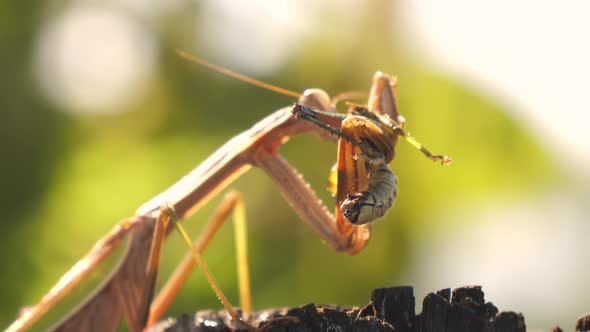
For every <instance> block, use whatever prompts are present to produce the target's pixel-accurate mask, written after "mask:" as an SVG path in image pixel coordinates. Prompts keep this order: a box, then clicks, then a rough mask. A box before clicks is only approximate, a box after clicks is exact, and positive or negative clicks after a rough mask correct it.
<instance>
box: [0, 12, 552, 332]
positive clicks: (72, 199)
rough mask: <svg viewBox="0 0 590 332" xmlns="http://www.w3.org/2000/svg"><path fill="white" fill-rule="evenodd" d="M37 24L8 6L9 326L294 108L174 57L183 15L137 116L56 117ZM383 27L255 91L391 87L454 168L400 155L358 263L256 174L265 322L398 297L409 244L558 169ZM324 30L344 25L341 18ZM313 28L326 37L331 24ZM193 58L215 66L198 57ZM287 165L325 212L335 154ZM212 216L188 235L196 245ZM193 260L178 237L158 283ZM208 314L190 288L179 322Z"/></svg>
mask: <svg viewBox="0 0 590 332" xmlns="http://www.w3.org/2000/svg"><path fill="white" fill-rule="evenodd" d="M43 10H44V8H42V7H39V6H38V4H37V3H36V2H25V1H4V2H2V3H1V4H0V18H1V19H0V38H2V40H1V43H0V45H1V47H2V50H1V52H0V66H2V73H3V74H2V75H0V112H1V116H2V121H0V149H1V150H0V151H1V153H2V154H1V155H2V156H3V159H2V162H1V165H2V168H1V170H2V171H1V172H0V183H1V184H2V185H1V186H0V202H1V203H0V204H1V207H2V211H3V218H2V219H0V222H1V223H2V224H1V227H2V232H1V233H0V252H1V256H0V257H1V259H2V261H1V262H0V263H1V264H2V273H0V284H1V285H2V294H3V301H2V303H1V304H0V308H1V310H0V326H6V325H7V324H8V323H9V322H10V321H11V320H13V319H14V317H15V315H16V312H17V310H18V309H19V308H20V307H21V306H23V305H25V304H32V303H35V302H36V301H37V300H38V299H39V298H40V297H41V296H42V295H43V294H44V293H45V292H46V291H47V290H48V289H49V288H50V287H51V286H52V285H53V284H54V283H55V282H56V281H57V280H58V278H59V277H60V276H61V275H62V274H63V273H64V272H65V271H66V270H67V269H68V268H69V267H70V266H71V265H73V263H74V262H75V261H76V260H77V259H79V258H80V257H81V256H82V255H84V254H85V253H86V252H87V251H88V250H89V249H90V248H91V247H92V245H93V244H94V242H95V241H96V240H97V239H99V238H100V237H101V236H102V235H104V234H105V233H106V232H108V231H109V230H110V229H111V228H112V227H114V225H116V223H117V222H118V221H119V220H121V219H122V218H124V217H126V216H130V215H132V214H133V213H134V210H135V208H136V207H138V206H139V205H140V204H141V203H143V202H144V201H146V200H148V199H149V198H150V197H152V196H153V195H155V194H156V193H158V192H159V191H161V190H163V189H164V188H166V187H167V186H168V185H170V184H172V183H174V182H175V181H176V180H177V179H179V178H180V177H181V176H183V175H184V174H185V173H187V172H188V171H189V170H191V169H192V168H193V167H195V166H196V165H198V164H199V163H200V162H201V161H203V160H204V159H205V158H206V157H207V156H208V155H209V154H211V153H212V152H213V151H214V150H215V149H216V147H218V146H220V145H221V144H223V143H224V142H225V141H226V140H228V139H229V138H231V137H232V136H233V135H236V134H238V133H239V132H241V131H242V130H244V129H247V128H249V127H250V126H252V125H253V124H254V123H255V122H256V121H258V120H259V119H261V118H262V117H263V116H265V115H267V114H269V113H270V112H272V111H273V110H276V109H278V108H279V107H281V106H284V105H289V104H291V103H292V102H293V100H291V99H289V98H288V97H284V96H277V95H275V94H273V93H271V92H268V91H264V90H260V89H259V88H256V87H252V86H249V85H247V84H244V83H242V82H237V81H235V80H232V79H228V78H226V77H223V76H221V75H219V74H216V73H211V72H209V71H207V70H206V69H204V68H200V67H197V66H195V65H193V64H191V63H187V62H186V61H184V60H182V59H180V58H179V57H178V56H176V55H175V54H174V53H173V49H174V48H175V47H182V46H183V43H185V41H184V39H186V38H187V37H186V35H187V32H186V31H182V28H186V27H187V26H191V23H190V21H189V20H194V16H193V15H186V14H185V13H184V14H183V13H177V14H175V15H178V16H174V15H173V17H166V19H165V20H164V22H162V23H161V25H160V26H158V31H159V32H160V33H161V36H160V38H161V44H162V46H161V50H160V52H161V58H160V64H159V65H160V68H159V73H158V76H157V77H156V78H154V80H153V82H150V90H149V91H148V92H147V93H146V94H145V97H144V98H143V99H142V100H141V101H140V102H138V103H137V104H135V105H132V106H130V109H129V110H127V112H122V113H113V114H110V115H102V116H101V115H73V114H71V113H63V112H61V111H60V110H59V109H56V106H53V105H52V104H51V103H50V102H49V101H48V100H46V99H44V98H42V97H40V95H39V92H38V91H37V88H36V85H35V84H34V82H33V78H32V75H31V68H30V65H31V57H32V55H33V53H32V48H33V41H34V38H35V35H36V34H37V33H39V31H38V29H39V28H40V26H41V25H40V24H41V22H42V21H43V19H45V17H42V13H43ZM385 12H388V11H386V10H384V9H383V8H380V7H379V6H377V5H375V4H373V5H372V7H370V6H368V7H367V8H366V12H365V13H359V15H364V19H363V21H362V22H363V24H361V25H359V26H358V30H357V33H356V34H354V35H351V36H348V37H347V38H346V39H338V38H335V37H333V36H332V35H330V34H329V33H326V34H321V35H311V36H307V39H306V41H305V42H304V43H302V45H301V46H300V47H299V48H297V49H296V51H295V54H293V55H292V56H291V58H290V61H289V63H288V64H287V65H286V66H284V67H283V68H281V69H280V70H279V71H277V72H275V73H273V74H272V76H268V77H257V78H259V79H262V80H265V81H268V82H274V83H276V84H279V85H281V86H284V87H286V88H289V89H293V90H300V91H302V90H303V89H305V88H308V87H313V86H317V87H322V88H324V89H325V90H326V91H328V92H329V93H331V94H336V93H338V92H341V91H349V90H357V91H368V88H369V84H370V79H371V76H372V74H373V72H374V71H375V70H377V69H379V70H383V71H385V72H389V73H395V74H397V75H398V76H399V90H398V93H399V109H400V110H401V112H402V113H403V114H404V115H405V117H406V119H407V128H408V130H409V131H410V132H411V133H413V134H414V135H415V136H416V137H417V138H418V139H419V140H420V141H421V142H422V143H424V144H425V145H426V146H427V147H429V148H430V149H431V150H433V151H435V152H438V153H445V154H448V155H451V156H452V157H453V158H454V159H455V161H456V162H455V164H454V165H453V166H450V167H441V166H439V165H437V164H433V163H432V162H430V161H428V160H427V159H425V158H424V157H423V156H422V155H421V154H420V153H419V152H417V151H416V150H414V149H413V148H412V147H410V146H409V145H407V144H405V143H404V142H400V144H399V145H398V150H397V156H396V159H395V161H394V162H393V164H392V168H393V169H394V171H395V172H396V174H397V176H398V178H399V182H400V195H399V198H398V201H397V202H396V204H395V207H394V209H393V210H392V211H391V212H390V213H389V214H388V215H387V216H386V217H385V218H383V220H380V221H379V222H378V223H377V224H376V225H375V227H374V235H373V239H372V241H371V243H370V244H369V245H368V247H367V248H366V250H365V251H363V252H362V253H360V254H358V255H356V256H354V257H350V256H348V255H343V254H338V253H335V252H333V251H332V250H331V249H330V248H328V247H327V246H326V245H324V244H323V243H321V241H319V240H318V238H317V236H315V234H312V232H311V231H310V230H309V229H308V228H306V227H305V226H304V225H303V223H301V222H300V221H299V220H298V218H297V216H296V214H295V212H294V211H292V210H291V209H290V207H289V206H288V205H287V204H286V203H285V202H284V201H283V199H282V197H281V196H280V195H279V194H278V192H277V191H276V188H275V187H274V185H273V184H272V183H271V181H270V180H269V179H267V178H266V177H265V175H264V174H263V173H262V172H260V171H258V170H252V171H250V172H248V173H247V174H246V175H244V176H243V177H241V178H240V179H239V180H237V181H236V182H235V183H234V184H232V185H231V187H232V188H234V189H237V190H240V191H242V192H243V193H244V194H245V197H246V205H247V213H248V219H249V221H250V223H249V245H250V254H251V268H252V277H251V279H252V283H253V285H252V287H253V295H254V306H255V307H256V308H262V307H269V306H283V305H300V304H303V303H306V302H312V301H315V302H322V303H342V304H347V303H351V304H352V303H357V304H363V303H366V302H367V300H368V294H369V292H370V290H371V289H372V288H374V287H379V286H386V285H392V284H394V283H395V282H396V278H397V276H398V275H399V273H400V271H403V269H404V266H406V265H407V263H408V262H407V257H408V243H410V242H411V241H414V239H415V238H416V237H419V236H420V234H421V233H422V232H423V230H425V229H438V228H444V227H445V225H444V224H440V223H439V222H438V220H437V219H436V217H435V216H436V215H437V213H440V212H441V211H445V210H447V209H462V208H464V207H468V206H470V205H471V204H474V203H476V202H481V201H485V200H490V199H494V198H495V197H499V196H510V195H520V194H523V193H529V194H534V193H535V192H538V191H541V190H542V189H543V188H545V187H546V186H548V185H549V184H550V181H553V180H551V179H555V175H556V168H555V167H554V165H553V164H552V162H551V160H550V159H549V158H548V156H547V154H546V152H545V151H544V150H543V149H542V148H541V147H540V146H539V145H538V143H537V142H535V141H534V140H533V139H532V137H531V136H530V134H529V133H528V132H527V131H526V130H525V129H524V128H523V126H522V125H520V124H518V123H517V122H516V120H515V119H514V118H512V117H511V116H509V115H508V112H506V109H505V108H504V103H503V101H502V100H494V99H492V98H490V97H488V96H485V95H483V94H481V93H480V92H478V91H475V90H474V89H472V88H471V87H470V86H468V85H466V84H465V83H463V82H457V81H453V80H451V79H449V78H447V77H444V76H443V75H440V74H437V73H434V72H432V71H429V70H428V69H427V68H426V67H424V65H423V64H421V63H418V62H416V60H415V58H414V57H413V56H412V55H411V54H408V53H407V52H405V51H404V45H403V43H402V42H400V41H399V40H397V39H396V36H395V35H393V33H390V32H389V31H390V30H391V29H390V27H389V24H390V22H388V20H389V18H388V17H389V16H388V15H385V14H384V13H385ZM16 18H18V21H15V20H16ZM326 21H327V22H332V24H334V22H336V24H344V23H345V22H339V21H338V18H337V17H328V18H327V19H326ZM221 24H222V23H221ZM314 24H317V29H320V30H321V29H322V22H315V23H314ZM190 51H191V52H194V53H196V54H199V55H203V56H206V54H207V51H206V50H203V49H190ZM247 51H255V50H247ZM258 51H263V50H258ZM212 60H213V61H214V62H215V59H212ZM310 147H313V148H310ZM282 151H283V153H284V155H285V156H286V157H287V158H288V159H289V160H290V161H292V163H293V164H294V165H296V167H298V168H299V169H300V170H301V172H302V173H303V174H304V175H305V177H306V178H307V179H308V180H309V181H310V182H311V183H312V186H313V187H314V188H316V191H318V193H319V194H320V195H321V196H322V198H324V200H325V201H328V202H330V201H331V199H330V197H329V195H328V194H327V193H325V192H324V190H323V188H324V186H325V182H326V177H327V175H328V171H329V169H330V167H331V164H332V163H333V162H334V159H335V154H336V151H335V148H334V146H333V145H331V144H329V143H326V142H320V141H319V139H318V138H317V137H314V136H309V137H308V136H304V137H301V138H295V139H293V140H292V141H291V142H290V143H288V144H287V145H286V146H284V148H283V149H282ZM218 202H219V199H215V200H214V201H213V202H212V203H210V204H209V205H208V206H207V207H205V208H204V209H203V210H202V211H199V213H197V215H196V216H194V217H193V218H191V220H189V221H188V222H186V225H187V226H188V227H189V228H190V230H191V232H192V234H197V233H198V230H199V229H200V228H201V227H203V225H204V223H205V221H206V219H207V218H208V216H210V215H211V212H212V209H213V207H214V206H215V205H216V203H218ZM231 232H232V230H231V226H229V225H226V226H224V227H223V228H222V230H221V232H220V234H219V235H218V236H217V237H216V238H215V239H214V240H213V243H212V245H211V248H209V249H208V250H207V252H206V255H205V259H206V261H207V262H208V264H209V266H210V267H211V269H212V271H213V273H214V275H215V276H216V278H217V279H218V281H219V282H220V284H221V287H222V289H223V290H225V292H227V294H228V296H229V297H230V299H232V301H233V302H236V303H237V302H238V300H237V291H236V288H235V285H236V276H235V267H234V265H235V258H234V254H233V250H234V248H233V242H232V239H233V235H232V234H231ZM430 233H432V232H430ZM185 250H186V249H185V248H184V246H183V244H182V243H181V241H180V240H179V239H178V238H177V236H176V234H174V235H173V236H171V239H169V240H168V241H167V242H166V247H165V252H164V255H165V256H164V262H163V266H162V270H161V273H162V274H161V278H160V279H164V278H165V276H166V275H167V274H168V273H170V270H171V269H172V268H173V266H175V264H177V262H178V261H179V258H180V257H181V255H182V254H183V253H184V251H185ZM209 307H214V308H218V307H220V304H219V303H218V301H217V299H216V298H215V296H214V294H213V292H212V291H211V290H210V289H209V286H208V285H207V284H206V282H205V280H204V278H202V276H201V275H200V274H199V273H195V275H194V276H193V277H191V280H190V281H189V282H188V284H187V285H186V286H185V287H184V291H183V293H182V295H181V296H180V297H179V298H178V299H177V300H176V302H175V303H174V306H173V308H172V309H171V314H175V313H179V312H183V311H192V310H197V309H202V308H209Z"/></svg>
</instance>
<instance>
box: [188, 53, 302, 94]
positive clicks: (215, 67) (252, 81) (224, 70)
mask: <svg viewBox="0 0 590 332" xmlns="http://www.w3.org/2000/svg"><path fill="white" fill-rule="evenodd" d="M176 54H178V55H179V56H181V57H182V58H184V59H186V60H188V61H191V62H194V63H197V64H199V65H202V66H205V67H207V68H209V69H211V70H213V71H216V72H218V73H221V74H224V75H227V76H229V77H233V78H235V79H237V80H240V81H242V82H246V83H250V84H252V85H255V86H258V87H261V88H263V89H266V90H270V91H273V92H276V93H280V94H282V95H286V96H290V97H295V98H299V97H301V94H300V93H298V92H295V91H291V90H287V89H283V88H281V87H279V86H276V85H272V84H270V83H266V82H263V81H259V80H257V79H255V78H252V77H248V76H246V75H242V74H240V73H236V72H235V71H232V70H229V69H227V68H224V67H221V66H218V65H215V64H212V63H210V62H209V61H207V60H204V59H201V58H199V57H196V56H194V55H192V54H189V53H186V52H185V51H182V50H178V49H177V50H176Z"/></svg>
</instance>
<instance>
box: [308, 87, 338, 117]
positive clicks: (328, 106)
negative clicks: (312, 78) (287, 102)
mask: <svg viewBox="0 0 590 332" xmlns="http://www.w3.org/2000/svg"><path fill="white" fill-rule="evenodd" d="M299 104H302V105H305V106H307V107H309V108H312V109H316V110H321V111H324V112H335V110H334V109H333V108H332V103H331V100H330V96H328V94H327V93H326V92H325V91H324V90H321V89H307V90H305V92H303V96H301V97H299Z"/></svg>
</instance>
